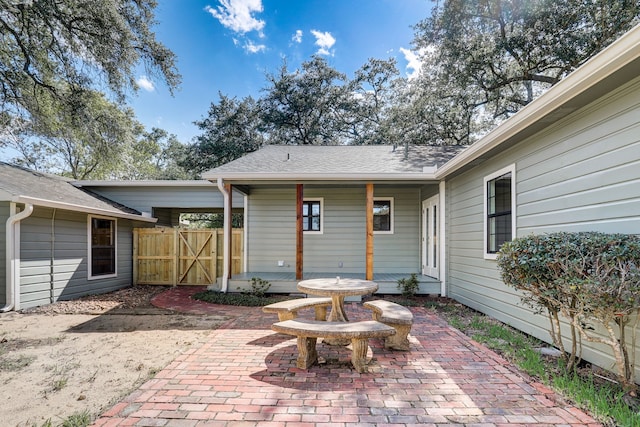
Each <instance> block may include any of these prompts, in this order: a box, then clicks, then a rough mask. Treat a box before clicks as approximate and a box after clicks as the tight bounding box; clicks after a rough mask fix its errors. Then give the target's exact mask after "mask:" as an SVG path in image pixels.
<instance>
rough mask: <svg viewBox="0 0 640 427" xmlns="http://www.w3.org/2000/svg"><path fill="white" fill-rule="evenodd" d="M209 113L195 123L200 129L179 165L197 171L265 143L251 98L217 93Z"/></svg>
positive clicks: (221, 163)
mask: <svg viewBox="0 0 640 427" xmlns="http://www.w3.org/2000/svg"><path fill="white" fill-rule="evenodd" d="M219 97H220V101H219V102H218V103H211V106H210V107H209V115H208V116H207V117H206V118H204V119H202V120H199V121H196V122H195V124H196V125H197V126H198V128H200V130H201V131H202V134H201V135H198V136H197V137H196V138H195V140H196V142H195V143H194V144H193V145H192V146H190V147H189V152H188V154H187V155H186V157H185V158H184V160H183V161H182V163H181V165H182V166H183V167H184V168H185V169H187V170H191V171H193V172H194V173H195V174H197V175H199V174H200V173H202V172H204V171H206V170H208V169H211V168H214V167H217V166H220V165H223V164H225V163H228V162H230V161H232V160H235V159H237V158H239V157H241V156H243V155H244V154H246V153H250V152H252V151H255V150H257V149H258V148H259V147H260V145H262V144H263V142H264V139H265V137H264V134H263V131H262V127H263V124H262V121H261V118H260V115H261V110H260V108H259V106H258V104H257V103H256V101H255V100H254V99H253V98H252V97H250V96H249V97H246V98H244V99H242V100H240V101H238V100H237V99H236V98H229V97H227V96H225V95H223V94H221V93H220V94H219Z"/></svg>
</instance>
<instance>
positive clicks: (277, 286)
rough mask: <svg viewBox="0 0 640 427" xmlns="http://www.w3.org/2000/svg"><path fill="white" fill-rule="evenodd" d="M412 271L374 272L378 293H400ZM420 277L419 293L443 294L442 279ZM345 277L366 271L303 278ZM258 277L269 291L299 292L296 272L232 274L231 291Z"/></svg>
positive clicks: (241, 287) (309, 274) (304, 277)
mask: <svg viewBox="0 0 640 427" xmlns="http://www.w3.org/2000/svg"><path fill="white" fill-rule="evenodd" d="M411 274H412V272H407V273H374V274H373V281H374V282H376V283H377V284H378V292H376V293H377V294H399V293H401V291H400V289H398V280H400V279H408V278H409V277H410V276H411ZM415 274H416V275H417V278H418V283H419V289H418V292H417V293H418V294H422V295H426V294H430V295H431V294H438V295H439V294H441V292H442V290H441V289H440V285H441V283H440V281H439V280H438V279H436V278H434V277H429V276H423V275H422V274H419V273H415ZM338 276H340V277H341V278H345V279H364V278H365V273H346V272H344V271H341V272H327V273H316V272H314V273H312V272H305V273H304V274H303V280H308V279H319V278H327V277H338ZM254 277H257V278H260V279H262V280H266V281H267V282H269V283H270V284H271V286H270V287H269V291H270V292H273V293H285V294H288V293H296V292H298V290H297V288H296V285H297V284H298V282H299V280H296V273H295V272H292V271H291V272H255V271H254V272H248V273H238V274H234V275H232V276H231V279H230V280H229V290H230V291H231V292H237V291H243V290H246V289H248V287H249V284H250V282H251V279H252V278H254Z"/></svg>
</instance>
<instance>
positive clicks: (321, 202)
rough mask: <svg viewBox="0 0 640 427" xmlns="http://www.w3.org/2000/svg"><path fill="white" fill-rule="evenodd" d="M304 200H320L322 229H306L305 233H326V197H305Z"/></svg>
mask: <svg viewBox="0 0 640 427" xmlns="http://www.w3.org/2000/svg"><path fill="white" fill-rule="evenodd" d="M302 202H303V203H304V202H320V231H315V230H304V231H303V232H302V233H303V234H324V197H304V198H303V199H302Z"/></svg>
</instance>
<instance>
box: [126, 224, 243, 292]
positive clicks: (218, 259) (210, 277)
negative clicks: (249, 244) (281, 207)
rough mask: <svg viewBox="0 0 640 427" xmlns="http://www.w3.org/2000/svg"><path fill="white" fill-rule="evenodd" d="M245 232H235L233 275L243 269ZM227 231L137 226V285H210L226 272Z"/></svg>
mask: <svg viewBox="0 0 640 427" xmlns="http://www.w3.org/2000/svg"><path fill="white" fill-rule="evenodd" d="M243 236H244V232H243V230H242V229H234V230H233V231H232V243H231V249H232V264H231V265H232V268H231V274H232V275H233V274H238V273H240V272H242V256H243V253H244V249H243V243H244V239H243ZM223 239H224V233H223V230H222V229H219V228H215V229H214V228H209V229H198V230H194V229H186V228H184V229H183V228H135V229H134V230H133V269H134V271H133V282H134V284H136V285H172V286H175V285H209V284H212V283H215V281H216V278H217V277H219V276H222V273H223V267H224V264H223V259H222V258H223V247H224V240H223Z"/></svg>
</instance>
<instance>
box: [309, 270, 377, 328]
mask: <svg viewBox="0 0 640 427" xmlns="http://www.w3.org/2000/svg"><path fill="white" fill-rule="evenodd" d="M298 290H299V291H300V292H304V293H306V294H311V295H318V296H323V297H331V303H332V304H331V313H330V314H329V319H328V320H329V321H332V322H348V321H349V318H348V317H347V313H345V311H344V298H345V297H349V296H358V295H368V294H372V293H374V292H375V291H377V290H378V284H377V283H376V282H373V281H371V280H361V279H344V278H342V279H341V278H340V277H332V278H322V279H310V280H303V281H301V282H299V283H298Z"/></svg>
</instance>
